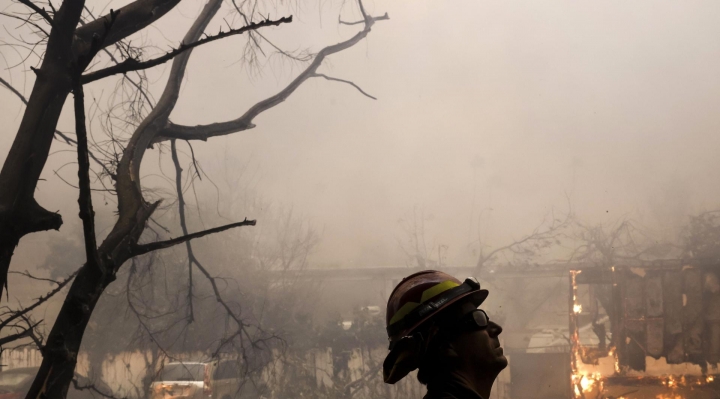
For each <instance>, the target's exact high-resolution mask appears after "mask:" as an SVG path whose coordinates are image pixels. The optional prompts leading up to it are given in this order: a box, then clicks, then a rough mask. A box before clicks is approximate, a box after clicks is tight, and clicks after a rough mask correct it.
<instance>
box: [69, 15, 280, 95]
mask: <svg viewBox="0 0 720 399" xmlns="http://www.w3.org/2000/svg"><path fill="white" fill-rule="evenodd" d="M288 22H292V16H289V17H283V18H280V19H277V20H270V19H267V20H265V21H262V22H253V23H251V24H250V25H246V26H243V27H242V28H238V29H231V30H229V31H227V32H223V31H220V33H218V34H217V35H213V36H206V37H205V38H203V39H200V40H198V41H196V42H193V43H190V44H185V43H181V44H180V46H179V47H178V48H176V49H174V50H172V51H170V52H168V53H167V54H165V55H163V56H160V57H157V58H154V59H151V60H147V61H138V60H136V59H135V58H128V59H127V60H125V61H123V62H121V63H119V64H116V65H113V66H110V67H107V68H104V69H101V70H99V71H94V72H89V73H86V74H85V75H83V77H82V79H81V82H82V84H88V83H91V82H94V81H96V80H99V79H103V78H106V77H108V76H112V75H117V74H121V73H128V72H132V71H140V70H143V69H148V68H152V67H154V66H157V65H161V64H164V63H166V62H168V61H170V60H171V59H173V58H175V57H177V56H178V55H180V54H182V53H183V52H185V51H187V50H190V49H193V48H195V47H198V46H201V45H203V44H206V43H210V42H214V41H215V40H220V39H223V38H226V37H228V36H234V35H240V34H243V33H245V32H247V31H251V30H256V29H260V28H263V27H266V26H277V25H280V24H283V23H288Z"/></svg>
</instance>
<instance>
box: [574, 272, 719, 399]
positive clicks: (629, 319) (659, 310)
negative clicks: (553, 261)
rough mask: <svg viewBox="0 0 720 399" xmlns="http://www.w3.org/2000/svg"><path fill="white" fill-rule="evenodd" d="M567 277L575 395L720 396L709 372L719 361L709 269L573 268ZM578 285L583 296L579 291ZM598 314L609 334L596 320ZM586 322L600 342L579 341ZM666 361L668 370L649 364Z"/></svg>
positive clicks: (599, 398) (715, 294) (714, 281)
mask: <svg viewBox="0 0 720 399" xmlns="http://www.w3.org/2000/svg"><path fill="white" fill-rule="evenodd" d="M569 277H570V295H569V312H568V313H569V331H570V336H569V341H570V363H571V364H570V368H571V372H572V375H571V384H572V395H573V398H576V399H577V398H582V399H586V398H595V399H610V398H627V399H630V398H651V399H686V398H705V397H707V398H717V397H719V396H720V390H719V388H720V387H718V384H717V383H716V382H715V380H716V377H715V376H714V375H712V373H711V372H710V370H717V363H718V361H719V360H720V283H719V282H718V281H719V280H718V277H717V275H716V272H715V270H714V268H711V267H701V266H683V267H680V266H674V267H673V266H666V265H661V266H654V267H643V268H631V267H611V268H607V269H600V268H592V269H585V270H572V271H570V276H569ZM582 285H585V286H586V287H587V288H588V289H587V290H584V292H583V293H584V294H585V295H580V294H579V291H580V290H579V286H582ZM584 288H585V287H584ZM581 296H582V299H583V300H581ZM584 309H588V311H587V312H584V311H583V310H584ZM603 313H604V315H605V316H607V317H606V319H607V320H609V323H610V332H611V333H610V336H609V337H608V336H606V334H605V326H604V323H601V322H600V320H601V316H603ZM584 324H591V325H592V331H593V332H594V333H595V335H596V338H597V341H598V345H597V346H592V345H583V344H581V340H580V330H581V329H580V326H581V325H584ZM608 339H609V343H610V344H609V345H606V341H607V340H608ZM661 358H663V359H661ZM658 359H661V360H659V361H656V360H658ZM663 361H664V363H665V364H664V366H665V369H666V370H662V369H659V368H658V369H657V370H656V369H654V368H657V367H655V366H656V365H657V364H660V363H661V362H663ZM650 363H652V367H648V365H650ZM680 364H683V365H689V366H692V367H685V368H681V369H680V371H679V372H678V367H676V366H675V367H674V365H680ZM668 370H669V371H670V372H667V373H665V372H664V371H668ZM693 370H695V371H693ZM658 373H662V374H661V375H658ZM618 392H620V393H618Z"/></svg>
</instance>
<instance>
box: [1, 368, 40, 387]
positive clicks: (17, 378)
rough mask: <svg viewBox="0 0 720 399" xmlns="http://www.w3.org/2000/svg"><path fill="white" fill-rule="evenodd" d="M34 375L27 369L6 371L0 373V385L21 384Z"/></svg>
mask: <svg viewBox="0 0 720 399" xmlns="http://www.w3.org/2000/svg"><path fill="white" fill-rule="evenodd" d="M34 375H35V374H34V373H33V372H31V371H27V372H13V371H6V372H4V373H0V386H3V387H14V386H17V385H21V384H22V383H23V382H25V381H27V380H28V379H30V378H32V377H33V376H34Z"/></svg>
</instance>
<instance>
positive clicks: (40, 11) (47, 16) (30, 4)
mask: <svg viewBox="0 0 720 399" xmlns="http://www.w3.org/2000/svg"><path fill="white" fill-rule="evenodd" d="M18 1H19V2H21V3H23V4H25V5H26V6H28V7H30V8H31V9H32V10H33V11H35V12H36V13H38V14H40V15H41V16H42V17H43V18H45V20H46V21H47V22H48V23H49V24H50V26H52V24H53V19H52V17H50V14H48V13H47V11H45V9H44V8H40V7H38V6H37V4H35V3H33V2H32V1H30V0H18Z"/></svg>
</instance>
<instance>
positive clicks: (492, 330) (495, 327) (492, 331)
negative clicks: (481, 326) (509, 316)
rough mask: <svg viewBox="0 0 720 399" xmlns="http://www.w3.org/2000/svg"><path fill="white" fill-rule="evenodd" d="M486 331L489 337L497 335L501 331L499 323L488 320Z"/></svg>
mask: <svg viewBox="0 0 720 399" xmlns="http://www.w3.org/2000/svg"><path fill="white" fill-rule="evenodd" d="M487 331H488V335H490V336H491V337H497V336H498V335H500V333H501V332H502V327H500V325H499V324H497V323H495V322H492V321H491V322H488V327H487Z"/></svg>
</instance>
